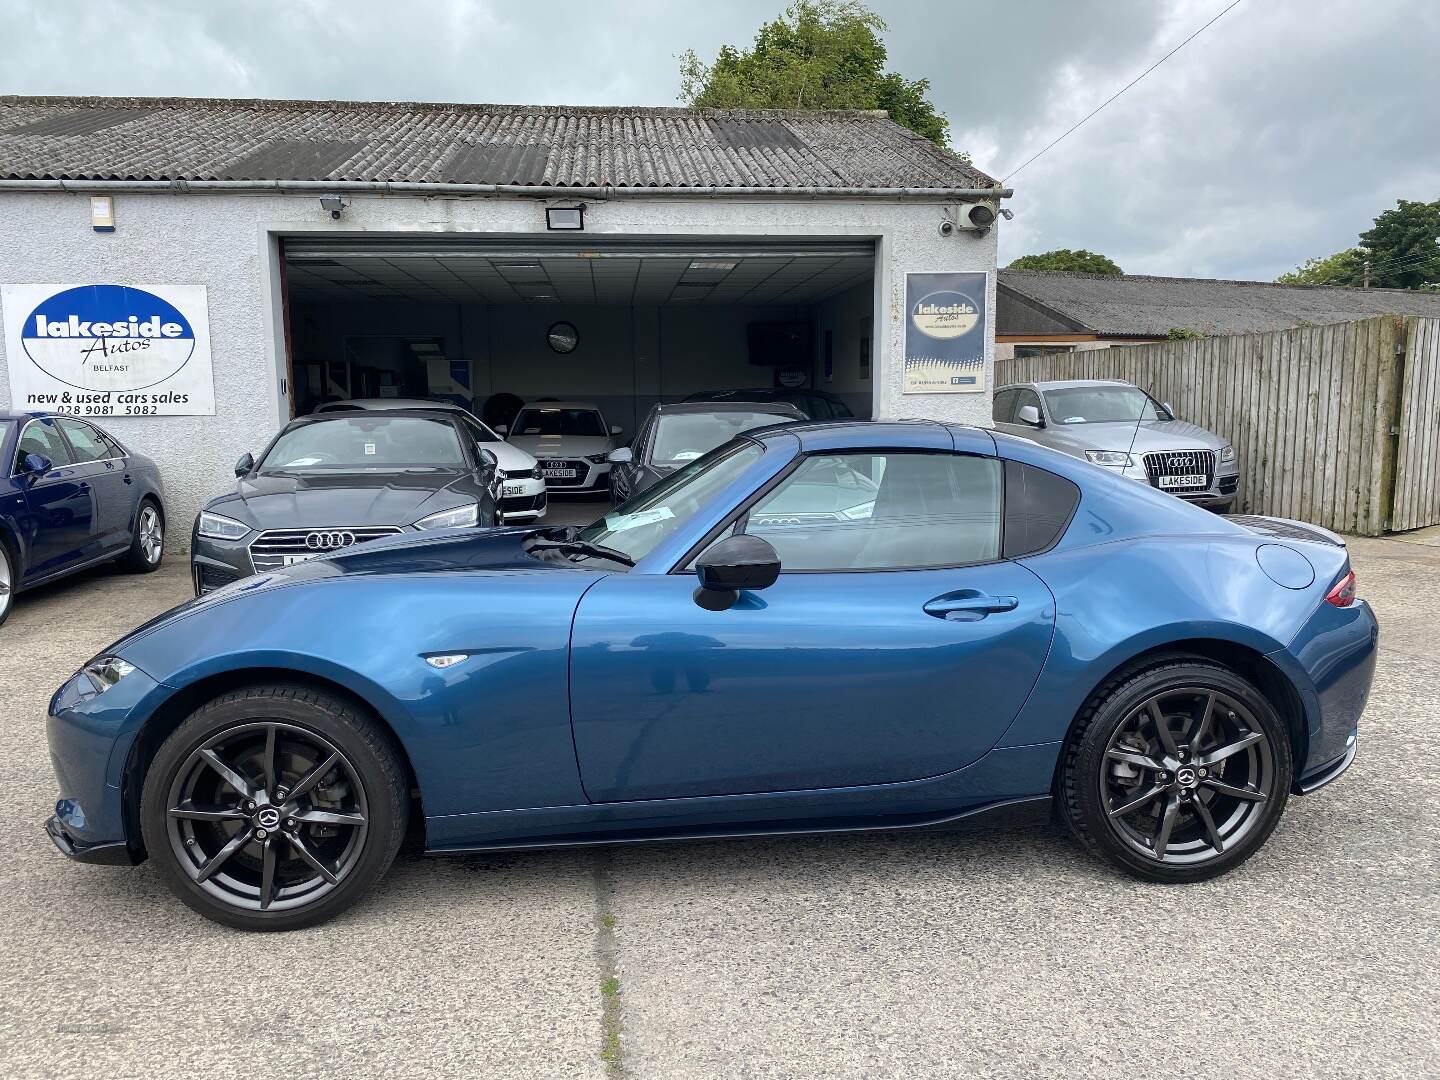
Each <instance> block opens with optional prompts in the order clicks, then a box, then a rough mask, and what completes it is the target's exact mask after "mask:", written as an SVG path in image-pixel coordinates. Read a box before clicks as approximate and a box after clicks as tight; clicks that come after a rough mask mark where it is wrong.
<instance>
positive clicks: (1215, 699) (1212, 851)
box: [1059, 657, 1294, 883]
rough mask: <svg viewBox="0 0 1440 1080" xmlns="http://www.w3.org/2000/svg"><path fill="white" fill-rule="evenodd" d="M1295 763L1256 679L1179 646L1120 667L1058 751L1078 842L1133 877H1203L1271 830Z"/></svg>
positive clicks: (1238, 858) (1237, 858)
mask: <svg viewBox="0 0 1440 1080" xmlns="http://www.w3.org/2000/svg"><path fill="white" fill-rule="evenodd" d="M1157 716H1158V718H1159V719H1157ZM1161 720H1163V722H1164V724H1165V728H1166V731H1168V733H1169V736H1170V740H1171V742H1172V743H1173V749H1170V748H1167V747H1166V745H1165V741H1164V736H1163V735H1162V732H1161V728H1160V722H1161ZM1293 771H1294V764H1293V761H1292V757H1291V750H1290V736H1289V733H1288V732H1287V730H1286V727H1285V724H1284V723H1283V722H1282V721H1281V719H1280V717H1279V715H1278V714H1277V713H1276V711H1275V709H1274V707H1273V706H1272V705H1271V704H1270V703H1269V702H1268V701H1267V700H1266V699H1265V697H1264V695H1263V694H1261V693H1260V691H1259V690H1258V689H1256V687H1255V686H1253V685H1252V684H1251V683H1250V682H1249V681H1248V680H1246V679H1244V678H1242V677H1241V676H1239V675H1238V674H1236V673H1235V672H1234V671H1232V670H1230V669H1229V668H1227V667H1224V666H1222V665H1220V664H1217V663H1214V662H1213V661H1210V660H1206V659H1203V658H1201V657H1176V658H1174V659H1171V660H1167V661H1161V662H1158V663H1156V664H1155V665H1153V666H1150V667H1147V668H1145V669H1143V670H1138V671H1137V670H1133V669H1132V670H1130V671H1128V672H1122V673H1121V674H1120V675H1118V676H1117V677H1115V678H1114V679H1111V680H1110V681H1109V682H1107V683H1106V684H1105V685H1104V686H1102V687H1101V688H1100V689H1099V690H1097V691H1096V693H1095V695H1094V696H1093V697H1092V698H1091V699H1090V701H1089V702H1088V703H1087V704H1086V706H1085V708H1084V709H1082V710H1081V712H1080V715H1079V717H1078V718H1077V720H1076V723H1075V726H1074V728H1073V729H1072V731H1071V734H1070V737H1069V738H1068V739H1067V740H1066V744H1065V750H1064V754H1063V758H1062V762H1061V775H1060V784H1059V787H1060V791H1059V795H1060V798H1059V804H1060V813H1061V816H1062V817H1063V818H1064V819H1065V822H1066V824H1067V825H1069V827H1070V830H1071V832H1072V833H1074V835H1075V837H1076V839H1078V840H1079V842H1080V843H1081V845H1082V846H1084V847H1085V848H1087V849H1088V850H1089V851H1091V852H1092V853H1093V854H1095V855H1097V856H1099V857H1100V858H1102V859H1104V860H1106V861H1108V862H1110V863H1112V864H1113V865H1115V866H1118V867H1119V868H1120V869H1122V870H1125V871H1126V872H1127V873H1130V874H1132V875H1134V876H1135V877H1139V878H1143V879H1145V880H1148V881H1158V882H1168V883H1179V882H1189V881H1203V880H1205V879H1207V878H1213V877H1218V876H1219V875H1221V874H1224V873H1227V872H1229V871H1230V870H1233V869H1235V867H1237V866H1239V865H1240V864H1241V863H1243V862H1244V861H1245V860H1246V859H1248V858H1250V856H1252V855H1253V854H1255V852H1256V851H1258V850H1259V849H1260V848H1261V847H1262V846H1263V845H1264V843H1265V841H1266V840H1267V839H1269V836H1270V834H1271V832H1273V831H1274V829H1275V826H1276V824H1277V823H1278V822H1279V820H1280V815H1281V814H1282V813H1283V812H1284V809H1285V802H1286V800H1287V799H1288V797H1289V793H1290V785H1291V781H1292V778H1293ZM1167 819H1168V821H1169V826H1168V828H1167V826H1166V821H1167Z"/></svg>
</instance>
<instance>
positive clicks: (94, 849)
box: [45, 817, 136, 866]
mask: <svg viewBox="0 0 1440 1080" xmlns="http://www.w3.org/2000/svg"><path fill="white" fill-rule="evenodd" d="M45 835H47V836H48V837H50V842H51V843H52V844H54V845H55V846H56V847H57V848H59V850H60V854H62V855H64V856H65V857H66V858H70V859H74V860H75V861H76V862H83V863H94V864H96V865H97V866H134V865H135V863H136V858H135V855H134V854H133V853H132V852H131V851H130V847H129V845H128V844H126V843H125V842H124V841H119V842H114V841H112V842H107V843H103V844H87V843H86V842H85V841H83V840H79V839H76V838H75V837H73V836H71V835H70V834H69V833H68V832H66V830H65V826H64V824H63V823H62V822H61V821H60V819H59V818H58V817H52V818H50V819H49V820H48V821H46V822H45Z"/></svg>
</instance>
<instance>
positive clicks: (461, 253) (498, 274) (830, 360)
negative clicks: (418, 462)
mask: <svg viewBox="0 0 1440 1080" xmlns="http://www.w3.org/2000/svg"><path fill="white" fill-rule="evenodd" d="M282 255H283V258H284V263H285V274H284V281H285V287H286V297H285V302H286V307H285V310H286V313H287V317H288V321H289V335H288V336H289V342H290V348H289V352H290V355H289V357H288V358H287V366H288V372H287V374H288V380H289V381H288V385H289V388H290V403H291V411H292V414H304V413H307V412H310V411H313V409H314V408H315V407H316V406H317V405H319V404H320V403H322V402H326V401H336V400H345V399H349V398H354V397H429V398H445V399H447V400H451V401H454V402H456V403H458V404H463V405H465V406H467V407H469V408H471V409H472V411H474V412H475V413H476V414H477V415H482V416H487V417H488V418H490V419H491V420H492V421H493V420H495V419H496V417H497V415H498V413H497V409H499V408H500V407H502V406H503V407H505V408H508V409H511V410H513V409H514V408H516V407H518V403H520V402H532V401H536V400H540V399H546V398H549V399H559V400H565V401H583V402H588V403H592V404H594V405H596V406H597V407H598V408H599V409H600V410H601V412H602V413H603V414H604V416H605V418H606V419H607V421H608V422H609V423H611V424H614V425H615V426H618V427H620V428H621V429H622V431H623V432H624V434H623V435H622V437H621V439H622V441H623V440H624V439H625V438H626V437H628V436H629V435H632V434H633V433H634V432H635V430H636V427H637V426H638V424H639V423H640V422H641V421H642V420H643V419H644V417H645V414H646V412H648V410H649V409H650V407H651V406H652V405H654V404H655V403H657V402H670V401H681V400H683V399H685V398H686V397H688V396H689V395H691V394H695V393H699V392H704V391H715V390H728V389H747V388H752V387H775V386H787V387H795V388H801V389H810V390H814V391H820V392H821V393H819V394H817V395H815V396H814V400H815V401H816V403H817V404H816V406H815V411H817V412H820V413H825V412H829V411H830V410H831V408H832V406H831V405H828V404H826V403H827V402H832V401H833V402H838V403H840V404H839V405H838V406H834V408H835V411H837V412H840V413H842V414H843V413H844V412H845V411H848V412H850V413H852V414H853V415H856V416H869V415H870V414H871V410H872V400H873V391H872V386H871V373H870V370H869V369H870V365H869V358H870V356H871V354H872V351H873V346H872V343H871V341H870V327H871V325H872V317H873V312H874V304H875V298H874V287H873V277H874V260H875V252H874V244H873V243H871V242H869V241H860V242H857V241H853V240H845V241H841V240H815V241H810V240H786V241H771V240H761V239H757V238H730V239H726V238H719V239H717V238H707V239H686V240H674V239H665V240H644V241H642V240H638V239H637V240H625V239H609V238H607V239H605V240H604V241H597V240H595V239H586V240H584V241H581V242H578V243H577V242H574V241H569V240H564V241H562V240H555V239H551V238H548V237H547V238H535V237H527V238H504V237H448V236H447V237H434V236H430V237H401V236H387V237H379V238H377V237H375V236H373V235H371V236H365V237H333V236H326V237H303V238H289V239H286V240H284V241H282Z"/></svg>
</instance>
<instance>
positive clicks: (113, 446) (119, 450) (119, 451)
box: [95, 428, 130, 458]
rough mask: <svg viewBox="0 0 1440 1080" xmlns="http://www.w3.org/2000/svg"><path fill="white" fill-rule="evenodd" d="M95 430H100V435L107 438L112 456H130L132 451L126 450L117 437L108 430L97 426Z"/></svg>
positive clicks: (106, 444)
mask: <svg viewBox="0 0 1440 1080" xmlns="http://www.w3.org/2000/svg"><path fill="white" fill-rule="evenodd" d="M95 430H96V431H99V432H100V437H101V438H102V439H104V440H105V446H106V448H107V449H108V450H109V451H110V456H111V457H113V458H123V457H129V456H130V452H129V451H128V450H126V449H125V448H124V447H123V446H121V445H120V444H119V443H118V442H116V441H115V437H114V436H113V435H111V434H110V433H109V432H108V431H100V429H99V428H96V429H95Z"/></svg>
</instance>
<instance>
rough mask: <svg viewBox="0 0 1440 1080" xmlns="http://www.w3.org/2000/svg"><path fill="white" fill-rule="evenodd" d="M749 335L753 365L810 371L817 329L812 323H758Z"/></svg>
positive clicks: (752, 326) (753, 326) (749, 329)
mask: <svg viewBox="0 0 1440 1080" xmlns="http://www.w3.org/2000/svg"><path fill="white" fill-rule="evenodd" d="M747 330H748V331H749V344H750V363H752V364H759V365H760V366H761V367H797V366H798V367H809V366H810V361H811V360H812V359H813V358H814V355H815V328H814V327H813V326H811V325H810V324H809V323H808V322H755V323H751V324H750V325H749V326H748V327H747Z"/></svg>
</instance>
